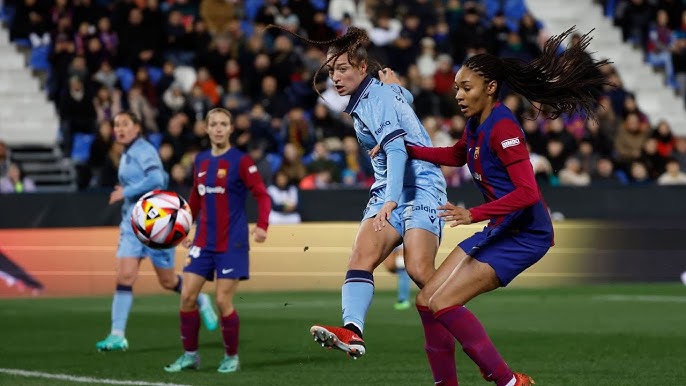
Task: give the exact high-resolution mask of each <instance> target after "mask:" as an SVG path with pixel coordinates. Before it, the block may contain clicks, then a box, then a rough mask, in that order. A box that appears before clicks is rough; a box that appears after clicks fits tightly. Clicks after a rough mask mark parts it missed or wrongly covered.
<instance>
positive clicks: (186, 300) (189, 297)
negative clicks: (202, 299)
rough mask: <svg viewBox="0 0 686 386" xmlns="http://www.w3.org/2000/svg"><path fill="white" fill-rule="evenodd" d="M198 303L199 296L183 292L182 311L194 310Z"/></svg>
mask: <svg viewBox="0 0 686 386" xmlns="http://www.w3.org/2000/svg"><path fill="white" fill-rule="evenodd" d="M197 301H198V294H194V293H187V292H185V291H182V292H181V309H182V310H186V311H188V310H192V309H194V308H195V305H196V303H197Z"/></svg>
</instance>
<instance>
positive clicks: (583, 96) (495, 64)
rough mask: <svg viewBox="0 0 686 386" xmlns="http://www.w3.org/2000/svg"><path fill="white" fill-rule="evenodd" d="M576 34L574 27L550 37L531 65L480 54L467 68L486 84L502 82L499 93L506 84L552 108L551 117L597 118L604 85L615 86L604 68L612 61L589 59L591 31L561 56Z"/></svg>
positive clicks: (465, 64)
mask: <svg viewBox="0 0 686 386" xmlns="http://www.w3.org/2000/svg"><path fill="white" fill-rule="evenodd" d="M573 31H574V27H572V28H570V29H568V30H567V31H565V32H563V33H562V34H560V35H557V36H552V37H551V38H549V39H548V41H546V43H545V45H544V47H543V53H542V54H541V56H540V57H538V58H536V59H534V60H532V61H531V62H529V63H526V62H524V61H522V60H520V59H516V58H498V57H496V56H494V55H491V54H479V55H475V56H472V57H471V58H469V59H467V60H466V61H465V62H464V64H463V65H464V66H465V67H467V68H469V69H471V70H472V71H474V72H476V73H478V74H479V75H481V76H482V77H484V78H485V80H486V82H489V81H492V80H495V81H496V82H498V86H497V87H498V90H497V91H499V89H500V87H501V86H502V82H505V83H507V85H508V87H509V88H510V89H511V90H512V91H514V92H516V93H519V94H520V95H522V96H523V97H524V98H526V99H527V100H529V101H530V102H539V103H541V105H543V106H548V107H550V116H549V117H550V118H556V117H558V116H559V115H560V114H563V113H573V112H575V111H577V112H580V113H582V114H584V115H586V116H588V117H591V118H593V119H594V118H595V116H596V113H595V111H596V104H597V98H598V96H599V92H600V90H601V89H602V86H605V85H611V83H610V82H609V80H608V79H607V77H605V75H603V73H602V72H601V71H600V67H602V66H604V65H606V64H608V63H610V62H609V61H608V60H607V59H605V60H600V61H596V60H593V59H591V60H588V56H587V54H586V53H585V52H584V51H585V49H586V48H587V47H588V44H589V42H590V41H591V37H590V35H589V34H590V32H589V33H586V34H585V35H583V36H581V40H580V41H579V43H578V44H575V45H572V46H570V47H568V48H567V49H566V50H564V52H562V53H561V54H560V53H559V49H560V45H561V44H562V42H564V40H565V39H566V38H567V37H568V36H569V35H570V34H571V33H572V32H573ZM591 32H592V31H591ZM496 95H498V93H497V92H496ZM543 106H542V107H543ZM542 107H541V108H542Z"/></svg>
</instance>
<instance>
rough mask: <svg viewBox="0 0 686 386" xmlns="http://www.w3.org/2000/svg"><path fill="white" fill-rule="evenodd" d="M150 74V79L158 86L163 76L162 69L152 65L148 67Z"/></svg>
mask: <svg viewBox="0 0 686 386" xmlns="http://www.w3.org/2000/svg"><path fill="white" fill-rule="evenodd" d="M148 76H149V77H150V81H151V82H152V83H153V84H154V85H155V86H157V83H158V82H159V81H160V79H161V78H162V69H161V68H159V67H155V66H150V67H148Z"/></svg>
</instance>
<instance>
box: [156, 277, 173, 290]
mask: <svg viewBox="0 0 686 386" xmlns="http://www.w3.org/2000/svg"><path fill="white" fill-rule="evenodd" d="M157 280H158V281H159V282H160V285H161V286H162V288H164V289H167V290H173V289H174V288H176V284H177V283H178V282H177V277H176V275H173V276H172V277H158V278H157Z"/></svg>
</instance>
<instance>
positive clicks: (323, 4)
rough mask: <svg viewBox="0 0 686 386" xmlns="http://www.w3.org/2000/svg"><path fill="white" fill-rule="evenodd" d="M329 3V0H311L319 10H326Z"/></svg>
mask: <svg viewBox="0 0 686 386" xmlns="http://www.w3.org/2000/svg"><path fill="white" fill-rule="evenodd" d="M327 3H328V1H326V0H310V4H312V6H313V7H314V8H315V9H316V10H317V11H326V9H327Z"/></svg>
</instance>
